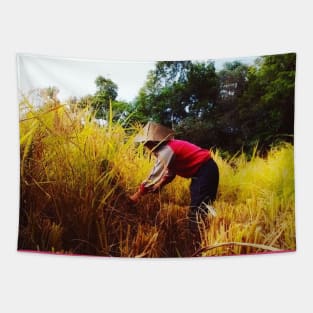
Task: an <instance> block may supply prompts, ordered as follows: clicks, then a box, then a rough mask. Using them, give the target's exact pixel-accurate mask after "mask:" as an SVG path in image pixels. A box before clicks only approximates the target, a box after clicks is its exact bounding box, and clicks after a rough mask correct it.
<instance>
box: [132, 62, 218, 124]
mask: <svg viewBox="0 0 313 313" xmlns="http://www.w3.org/2000/svg"><path fill="white" fill-rule="evenodd" d="M217 92H218V80H217V76H216V73H215V68H214V65H213V63H211V62H201V63H200V62H190V61H178V62H176V61H167V62H158V63H157V64H156V69H155V70H154V71H151V72H150V73H149V75H148V78H147V82H146V83H145V85H144V86H143V88H142V89H141V90H140V92H139V95H138V97H137V99H136V108H137V110H138V112H140V113H141V114H142V115H145V116H149V117H150V118H151V119H153V120H155V121H157V122H160V123H162V124H164V125H168V126H172V127H175V126H177V125H178V124H179V123H180V122H181V121H182V120H183V119H185V118H186V117H187V116H194V117H198V116H199V115H204V114H206V113H207V112H208V111H209V110H210V109H212V104H213V103H214V100H215V98H216V97H217Z"/></svg>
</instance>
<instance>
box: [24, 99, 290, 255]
mask: <svg viewBox="0 0 313 313" xmlns="http://www.w3.org/2000/svg"><path fill="white" fill-rule="evenodd" d="M139 129H140V126H139V125H133V126H131V127H127V128H126V127H124V126H123V124H122V123H114V122H112V112H111V114H109V118H108V123H107V124H106V125H105V126H100V125H98V124H97V123H96V121H95V118H94V115H93V114H92V113H90V112H89V111H88V110H87V109H79V108H77V107H67V106H66V105H62V104H60V103H55V102H51V103H46V104H45V105H44V106H43V107H41V108H40V109H39V108H35V107H33V106H32V105H31V104H30V103H29V102H28V100H27V99H26V98H25V99H23V100H22V101H21V103H20V221H19V236H18V249H19V250H28V251H29V250H30V251H38V252H39V251H40V252H50V253H58V254H75V255H76V254H77V255H96V256H112V257H159V258H161V257H190V256H217V255H238V254H250V253H262V252H269V251H292V250H295V249H296V240H295V195H294V159H293V146H292V145H291V144H287V143H282V144H280V145H278V146H276V147H273V148H272V149H271V150H270V151H269V152H268V154H267V155H266V156H263V157H261V156H260V155H259V154H258V151H257V148H256V149H255V153H254V155H253V156H252V158H249V159H248V157H247V156H246V155H245V154H244V153H241V154H237V155H235V156H233V157H232V158H228V159H224V158H222V157H221V154H220V152H219V151H213V156H214V159H215V160H216V162H217V164H218V166H219V169H220V185H219V189H218V197H217V200H216V202H215V203H214V208H215V211H216V216H213V215H212V214H209V215H208V216H205V217H203V218H200V219H199V220H198V229H199V238H200V243H199V245H198V246H197V247H195V246H194V244H193V242H192V239H191V234H190V231H189V228H188V219H187V213H188V204H189V183H190V181H189V180H188V179H183V178H175V180H174V181H173V182H172V183H171V184H169V185H167V186H166V187H165V188H164V189H163V190H162V191H161V192H159V193H158V194H153V195H147V196H145V197H143V198H142V199H141V200H140V201H139V203H138V204H136V205H133V204H131V203H130V201H129V200H128V196H129V195H131V194H132V193H133V192H134V191H136V190H137V188H138V186H139V184H140V183H141V182H142V181H143V180H144V179H145V178H146V177H147V175H148V174H149V172H150V170H151V168H152V167H153V164H154V158H153V157H151V156H150V155H149V154H148V153H147V151H145V149H144V147H143V146H137V145H135V144H134V136H135V135H136V133H137V132H138V131H139Z"/></svg>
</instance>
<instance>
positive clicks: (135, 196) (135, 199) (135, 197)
mask: <svg viewBox="0 0 313 313" xmlns="http://www.w3.org/2000/svg"><path fill="white" fill-rule="evenodd" d="M139 198H140V191H139V190H138V191H137V192H135V193H134V194H133V195H131V196H130V197H129V199H130V201H131V202H132V203H137V202H138V200H139Z"/></svg>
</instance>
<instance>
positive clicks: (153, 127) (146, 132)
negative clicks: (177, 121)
mask: <svg viewBox="0 0 313 313" xmlns="http://www.w3.org/2000/svg"><path fill="white" fill-rule="evenodd" d="M173 135H174V131H173V130H171V129H170V128H167V127H165V126H163V125H160V124H157V123H154V122H148V123H147V124H146V126H145V127H144V128H143V129H142V132H141V133H140V134H138V135H137V136H136V137H135V142H147V141H166V140H170V139H173V138H174V136H173Z"/></svg>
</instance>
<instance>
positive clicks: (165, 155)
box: [130, 146, 175, 202]
mask: <svg viewBox="0 0 313 313" xmlns="http://www.w3.org/2000/svg"><path fill="white" fill-rule="evenodd" d="M156 154H157V158H158V159H157V162H156V164H155V166H154V168H153V170H152V172H151V173H150V175H149V177H148V179H147V180H145V181H144V182H143V183H142V184H141V185H140V187H139V189H138V191H137V192H136V193H135V194H134V195H132V196H131V197H130V199H131V200H132V201H133V202H137V201H138V199H139V197H140V196H141V195H144V194H146V193H150V192H155V191H157V190H159V189H160V188H161V187H163V186H164V185H166V184H168V183H170V182H171V181H172V180H173V179H174V178H175V173H173V172H171V171H170V170H169V169H168V166H169V164H170V162H171V161H172V160H173V158H174V152H173V150H172V149H171V148H170V147H169V146H164V147H162V148H161V149H160V150H159V151H158V152H157V153H156Z"/></svg>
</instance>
